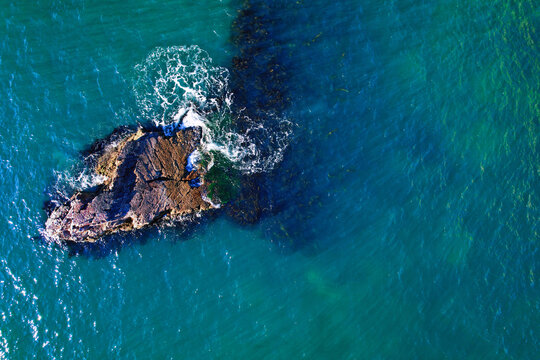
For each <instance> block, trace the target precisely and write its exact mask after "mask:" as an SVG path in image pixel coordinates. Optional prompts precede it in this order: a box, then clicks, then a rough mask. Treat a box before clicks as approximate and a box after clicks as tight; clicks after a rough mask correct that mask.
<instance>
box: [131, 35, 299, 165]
mask: <svg viewBox="0 0 540 360" xmlns="http://www.w3.org/2000/svg"><path fill="white" fill-rule="evenodd" d="M135 70H136V72H137V76H138V77H137V80H136V81H135V84H134V91H135V95H136V99H137V103H138V106H139V109H140V111H141V113H142V115H143V116H144V118H145V119H151V120H152V121H153V122H154V123H155V124H156V125H157V126H161V127H163V129H164V131H165V133H166V134H167V133H171V132H172V131H174V130H175V129H178V128H187V127H194V126H197V127H201V128H202V130H203V145H202V149H201V151H202V152H203V153H204V154H206V155H209V156H210V157H212V153H213V152H216V151H217V152H220V153H222V154H223V155H225V156H226V157H227V158H228V159H229V160H230V161H231V162H232V163H233V165H234V166H235V167H236V168H237V169H238V170H240V171H242V172H243V173H245V174H250V173H256V172H264V171H268V170H271V169H273V168H274V166H275V164H277V163H279V162H280V161H281V159H282V157H283V152H284V150H285V148H286V146H287V138H288V135H289V134H290V132H291V126H290V123H289V122H288V121H287V120H285V119H281V118H279V117H278V116H276V115H275V114H267V116H265V117H266V119H265V121H261V119H257V121H255V120H253V119H250V118H249V117H247V116H246V115H245V114H243V111H242V110H241V107H238V106H237V107H236V108H235V109H234V110H233V99H234V94H233V93H232V91H231V90H230V86H229V71H228V70H227V69H226V68H223V67H219V66H216V65H214V64H213V62H212V59H211V58H210V56H209V55H208V53H207V52H206V51H204V50H202V49H201V48H200V47H198V46H195V45H192V46H172V47H167V48H157V49H155V50H154V51H152V52H151V53H150V54H149V55H148V56H147V57H146V59H145V60H144V61H143V62H142V63H141V64H138V65H136V66H135ZM238 108H239V109H240V110H238ZM265 122H271V123H272V126H271V127H269V126H266V125H265ZM239 123H241V124H242V126H241V127H239V126H238V124H239ZM240 128H241V129H242V130H240ZM211 164H212V162H210V166H211Z"/></svg>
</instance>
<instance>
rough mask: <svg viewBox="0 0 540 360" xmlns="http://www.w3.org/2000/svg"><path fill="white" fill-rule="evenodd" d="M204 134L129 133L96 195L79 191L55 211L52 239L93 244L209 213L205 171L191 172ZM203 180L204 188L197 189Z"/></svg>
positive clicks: (112, 152)
mask: <svg viewBox="0 0 540 360" xmlns="http://www.w3.org/2000/svg"><path fill="white" fill-rule="evenodd" d="M200 139H201V130H200V129H199V128H188V129H184V130H179V131H177V132H176V133H174V134H173V135H172V136H166V135H165V134H164V133H163V132H162V131H161V130H154V131H143V130H139V131H137V132H136V133H131V134H129V135H128V136H127V137H126V138H124V139H123V140H122V141H120V142H119V143H118V144H117V145H115V146H113V145H111V146H109V148H108V149H106V150H105V151H104V152H103V154H101V156H100V157H99V159H98V160H97V163H96V166H95V169H94V171H95V172H96V173H97V174H100V175H102V176H105V177H106V180H105V181H104V183H103V184H102V185H100V187H99V188H98V189H97V190H95V191H91V192H78V193H76V194H74V195H73V196H72V197H71V199H70V200H69V201H68V202H67V203H66V204H64V205H62V206H60V207H59V208H57V209H55V210H54V211H53V212H52V213H51V214H50V216H49V218H48V220H47V222H46V224H45V234H46V236H47V237H48V238H51V239H54V240H62V241H74V242H92V241H95V240H97V239H99V238H100V237H102V236H105V235H108V234H112V233H115V232H118V231H129V230H133V229H140V228H143V227H145V226H148V225H150V224H153V223H155V222H157V221H159V220H160V219H163V218H166V219H175V218H178V217H181V216H183V215H189V214H194V213H197V212H200V211H203V210H208V209H210V208H211V207H212V206H211V204H210V203H208V202H206V201H205V200H204V199H203V196H204V194H205V192H206V188H205V185H204V184H203V181H202V180H203V179H202V177H203V175H204V174H202V173H200V171H199V170H194V171H191V172H188V171H187V170H186V165H187V158H188V156H189V154H191V153H192V152H193V151H194V150H195V149H197V147H198V146H199V145H200ZM197 178H200V181H199V183H201V184H202V185H200V186H198V187H197V185H198V184H194V183H193V181H191V185H190V180H194V181H196V179H197Z"/></svg>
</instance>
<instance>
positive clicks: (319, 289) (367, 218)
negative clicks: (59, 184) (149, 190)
mask: <svg viewBox="0 0 540 360" xmlns="http://www.w3.org/2000/svg"><path fill="white" fill-rule="evenodd" d="M252 4H253V6H254V7H255V8H256V9H259V11H260V14H262V15H263V16H264V17H263V19H266V23H265V24H266V25H265V26H266V27H265V28H266V29H267V30H268V31H269V32H270V38H271V41H270V42H268V44H267V45H268V46H269V47H267V48H266V49H264V50H262V52H263V53H266V54H271V53H279V54H280V58H279V62H280V63H281V64H282V65H283V67H284V69H285V70H286V73H287V82H286V83H285V84H283V87H284V89H286V96H287V98H288V99H289V101H288V103H287V107H286V109H285V110H284V111H283V112H282V113H280V116H282V117H283V118H286V119H288V120H289V121H291V123H293V124H294V126H293V131H292V133H291V135H290V144H289V147H288V148H287V151H286V153H285V156H284V158H283V160H282V161H281V162H280V163H279V165H278V166H277V167H276V169H275V172H274V173H273V174H271V175H268V179H269V180H268V184H265V186H266V188H267V189H268V191H269V192H270V193H271V194H272V199H273V201H274V203H275V204H276V209H275V213H274V214H272V215H269V216H267V217H265V218H264V219H263V220H262V221H261V222H260V223H258V224H256V225H252V226H240V225H237V224H235V223H233V222H232V221H230V220H228V219H226V218H224V217H222V218H219V219H217V220H209V221H205V222H204V223H202V224H200V225H198V226H196V227H195V228H193V229H190V231H188V232H182V231H181V230H180V229H175V228H165V229H161V230H150V231H148V232H146V233H145V234H143V235H142V240H141V241H135V242H134V243H131V244H129V245H126V246H124V247H122V248H120V249H118V250H114V251H113V252H112V253H110V254H106V255H105V256H103V257H96V256H85V255H80V256H69V254H68V252H67V251H66V250H64V249H62V248H59V247H57V246H54V245H49V244H47V243H43V242H41V241H36V240H33V237H34V236H36V235H38V234H39V229H40V228H41V227H42V226H43V222H44V220H45V216H46V215H45V212H44V211H43V210H42V205H43V202H44V201H45V200H46V198H47V191H50V186H51V184H54V183H55V181H57V179H59V178H61V176H60V175H61V174H65V173H66V171H67V173H68V174H69V171H70V170H72V169H76V168H77V164H79V161H80V157H79V152H80V151H81V150H83V149H85V147H87V146H88V145H89V144H90V143H91V142H92V141H93V140H95V139H97V138H100V137H103V136H105V135H107V134H108V133H110V132H111V131H112V130H113V129H114V128H115V127H116V126H119V125H123V124H134V123H136V122H137V121H142V120H144V119H141V117H142V114H141V111H140V108H139V106H138V102H137V96H136V92H135V91H134V84H135V83H136V81H137V79H138V77H139V76H140V73H138V72H137V69H136V65H137V64H141V63H142V62H144V60H145V59H146V58H147V57H148V56H149V54H151V53H152V51H155V49H156V48H158V47H160V48H168V47H171V46H189V45H197V46H199V47H200V48H201V49H204V50H205V51H206V52H208V54H209V56H210V57H211V58H212V60H213V63H214V64H215V65H216V66H220V67H224V68H228V69H229V68H231V61H232V58H233V56H235V55H237V53H238V51H239V48H238V44H234V43H233V42H232V41H230V38H231V27H232V24H233V21H234V20H235V18H236V16H237V14H238V10H239V9H240V8H241V7H242V6H243V4H238V3H236V2H232V1H220V2H218V1H199V2H196V3H191V2H187V1H181V2H171V1H168V2H163V1H160V2H152V1H137V2H136V3H131V4H129V6H128V5H126V4H124V3H118V4H110V3H107V2H99V3H97V4H89V3H83V2H77V1H73V2H69V3H67V2H63V1H62V2H61V1H57V2H55V1H44V2H37V3H32V4H30V3H28V4H25V3H23V2H13V3H10V2H7V1H3V2H2V3H1V6H0V19H1V22H0V29H2V30H1V31H0V34H2V36H1V37H0V39H1V43H0V64H1V65H0V79H2V81H1V83H0V119H1V121H2V124H1V125H2V126H1V127H0V139H1V144H0V174H1V176H0V191H1V193H2V196H1V197H0V201H1V203H0V204H1V208H2V211H1V212H0V230H1V231H0V294H1V295H0V296H1V298H0V316H1V319H2V321H0V354H2V355H1V356H2V357H5V358H10V359H11V358H13V359H17V358H32V357H35V358H61V357H66V358H72V357H79V358H99V357H104V356H124V357H128V358H133V357H148V356H151V357H155V358H208V357H215V358H223V357H231V358H246V357H249V358H299V357H306V358H389V359H395V358H426V359H432V358H452V359H463V358H470V359H480V358H482V359H483V358H500V359H506V358H508V359H518V358H520V359H521V358H523V359H535V358H537V354H538V353H539V351H540V349H539V348H540V344H539V340H538V339H539V330H540V329H539V325H538V324H540V310H539V308H540V291H539V285H538V276H539V260H538V259H539V256H540V255H539V253H538V231H539V230H538V222H539V221H538V219H539V211H538V200H539V198H538V196H539V195H538V189H539V188H540V182H539V179H538V176H539V174H538V169H539V164H540V160H539V154H538V147H539V144H538V134H539V133H540V131H539V124H538V119H539V118H540V109H539V107H538V104H539V103H540V101H539V100H540V99H539V97H540V96H539V92H538V88H539V84H540V75H539V74H540V63H539V57H538V54H539V45H538V41H539V40H538V31H539V29H538V23H539V21H540V19H539V16H540V14H539V12H538V5H536V4H535V3H534V2H532V1H515V2H506V1H495V2H493V1H490V2H488V1H477V2H473V3H471V2H456V1H439V2H436V3H432V4H425V3H422V2H419V1H416V0H415V1H412V0H411V1H399V2H384V3H381V2H375V1H368V0H366V1H335V2H332V3H331V4H329V3H327V2H323V1H318V0H317V1H310V2H302V1H299V2H295V3H293V2H290V3H289V2H283V3H280V2H275V3H271V4H270V5H264V4H262V2H261V3H259V2H256V1H253V2H252Z"/></svg>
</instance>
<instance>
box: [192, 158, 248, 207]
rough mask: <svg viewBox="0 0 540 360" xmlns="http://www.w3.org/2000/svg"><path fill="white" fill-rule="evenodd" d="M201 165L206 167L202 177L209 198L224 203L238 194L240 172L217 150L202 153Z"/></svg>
mask: <svg viewBox="0 0 540 360" xmlns="http://www.w3.org/2000/svg"><path fill="white" fill-rule="evenodd" d="M201 165H202V167H203V168H205V169H207V170H206V174H205V176H204V178H205V180H206V183H207V191H208V197H209V198H210V200H212V201H213V202H219V203H221V204H223V205H224V204H226V203H228V202H230V201H231V200H233V199H234V198H236V197H237V196H238V194H239V192H240V181H241V174H240V171H239V170H237V169H236V168H235V167H234V164H233V162H232V161H231V160H229V159H228V158H227V157H226V156H225V155H223V154H222V153H220V152H218V151H210V152H209V153H208V154H205V155H203V158H202V161H201Z"/></svg>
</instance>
